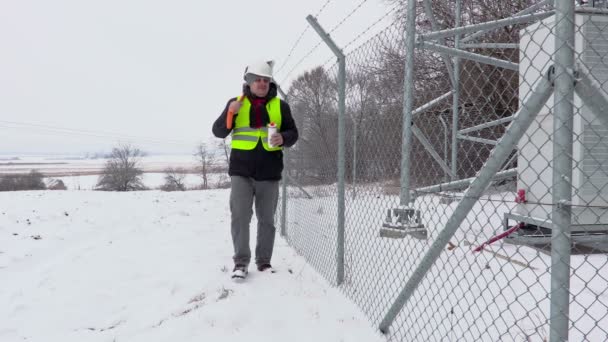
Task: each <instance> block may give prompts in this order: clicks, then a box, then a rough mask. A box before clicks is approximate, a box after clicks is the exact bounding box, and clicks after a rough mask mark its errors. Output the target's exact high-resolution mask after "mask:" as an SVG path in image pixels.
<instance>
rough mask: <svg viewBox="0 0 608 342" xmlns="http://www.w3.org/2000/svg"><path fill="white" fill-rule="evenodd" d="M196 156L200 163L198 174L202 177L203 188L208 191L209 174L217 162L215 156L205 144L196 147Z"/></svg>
mask: <svg viewBox="0 0 608 342" xmlns="http://www.w3.org/2000/svg"><path fill="white" fill-rule="evenodd" d="M194 156H195V157H196V160H197V162H198V167H197V170H198V173H199V175H200V176H201V178H202V179H203V184H202V186H201V187H202V188H203V189H208V188H209V179H208V175H209V173H211V167H212V166H213V164H214V162H215V156H214V155H213V153H212V152H211V151H210V150H209V148H208V147H207V144H205V143H200V144H199V145H198V146H197V147H196V152H195V153H194Z"/></svg>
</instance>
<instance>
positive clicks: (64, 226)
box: [0, 190, 384, 342]
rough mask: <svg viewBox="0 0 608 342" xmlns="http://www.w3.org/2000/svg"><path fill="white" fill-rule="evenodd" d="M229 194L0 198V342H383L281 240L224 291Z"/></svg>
mask: <svg viewBox="0 0 608 342" xmlns="http://www.w3.org/2000/svg"><path fill="white" fill-rule="evenodd" d="M228 195H229V191H227V190H210V191H189V192H179V193H176V192H173V193H164V192H159V191H143V192H130V193H114V192H93V191H25V192H4V193H0V281H1V283H2V286H0V341H2V342H13V341H14V342H16V341H40V342H53V341H57V342H59V341H60V342H67V341H79V342H81V341H117V342H119V341H146V342H153V341H180V342H185V341H220V342H221V341H248V342H254V341H264V342H267V341H316V342H319V341H328V342H336V341H366V342H367V341H384V337H382V336H381V335H379V334H378V333H377V332H376V331H375V330H374V328H373V327H372V325H371V324H370V322H369V321H368V320H367V319H366V318H365V316H364V315H363V313H361V312H360V311H359V309H357V307H356V306H355V305H354V304H353V303H351V302H349V301H348V300H347V299H346V298H345V297H344V296H343V294H341V293H340V291H338V290H337V289H335V288H332V287H331V286H330V285H329V284H328V283H327V282H326V280H324V278H323V277H321V276H320V275H319V274H317V273H316V272H315V271H314V270H313V269H312V268H311V267H310V266H308V264H307V263H306V262H305V261H304V259H303V258H301V257H299V256H298V255H296V253H295V252H294V251H293V250H292V249H291V248H290V247H289V246H288V245H287V244H286V242H285V241H284V240H282V239H280V238H277V241H276V244H275V255H274V258H273V264H274V265H275V267H276V268H277V269H278V273H275V274H259V273H258V272H257V271H255V270H253V267H251V273H250V278H249V279H248V281H247V282H246V283H243V284H237V283H234V282H232V281H231V280H230V279H229V271H230V270H231V266H232V265H231V254H232V247H231V243H230V234H229V212H228V205H227V202H228ZM254 221H255V219H254ZM253 231H255V229H254V230H253ZM254 236H255V234H252V238H253V237H254ZM252 246H253V242H252Z"/></svg>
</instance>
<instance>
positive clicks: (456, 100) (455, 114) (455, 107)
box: [446, 0, 462, 180]
mask: <svg viewBox="0 0 608 342" xmlns="http://www.w3.org/2000/svg"><path fill="white" fill-rule="evenodd" d="M461 12H462V10H461V0H456V18H455V23H454V25H455V26H456V27H460V19H461V18H460V17H461ZM454 48H455V49H460V35H459V34H457V35H456V37H455V38H454ZM453 88H454V96H452V163H451V164H452V180H456V179H458V121H459V117H460V110H459V108H460V58H458V56H454V87H453ZM446 162H447V159H446Z"/></svg>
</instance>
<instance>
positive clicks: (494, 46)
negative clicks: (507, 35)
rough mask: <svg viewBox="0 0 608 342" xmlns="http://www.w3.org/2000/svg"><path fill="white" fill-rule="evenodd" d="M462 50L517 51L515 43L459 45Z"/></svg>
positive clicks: (517, 47) (517, 46)
mask: <svg viewBox="0 0 608 342" xmlns="http://www.w3.org/2000/svg"><path fill="white" fill-rule="evenodd" d="M460 47H461V48H464V49H475V48H479V49H519V44H517V43H465V44H462V45H460Z"/></svg>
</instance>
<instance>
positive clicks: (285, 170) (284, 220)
mask: <svg viewBox="0 0 608 342" xmlns="http://www.w3.org/2000/svg"><path fill="white" fill-rule="evenodd" d="M277 88H278V90H279V93H280V94H281V96H283V99H284V100H285V101H286V102H289V101H288V96H287V94H285V93H284V92H283V89H281V87H280V86H279V87H277ZM283 158H284V160H285V167H284V168H283V173H284V175H283V177H282V184H281V192H282V193H283V198H282V200H281V214H282V215H281V232H280V234H281V236H282V237H284V238H285V237H286V236H287V180H288V179H289V177H287V176H286V175H285V174H287V173H289V152H287V150H283Z"/></svg>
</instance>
